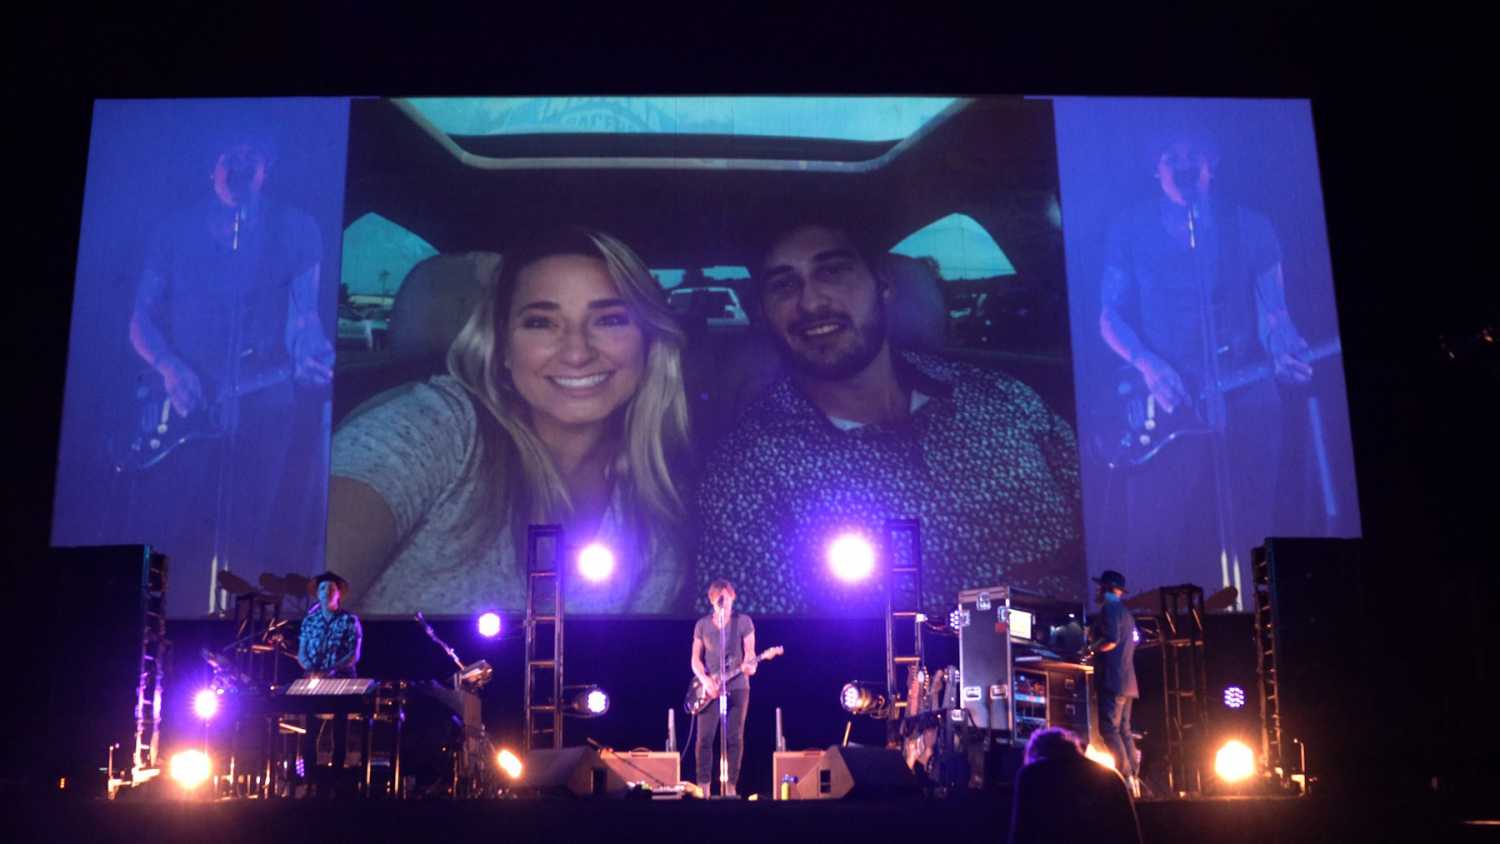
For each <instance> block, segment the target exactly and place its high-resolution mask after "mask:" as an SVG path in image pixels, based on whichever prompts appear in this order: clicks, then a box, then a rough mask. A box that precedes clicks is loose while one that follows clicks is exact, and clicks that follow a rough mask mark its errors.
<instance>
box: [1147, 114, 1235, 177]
mask: <svg viewBox="0 0 1500 844" xmlns="http://www.w3.org/2000/svg"><path fill="white" fill-rule="evenodd" d="M1180 143H1185V144H1187V145H1188V147H1189V148H1191V149H1193V150H1196V151H1198V152H1202V153H1203V154H1205V155H1207V156H1208V160H1209V162H1210V163H1211V164H1212V165H1213V166H1215V167H1217V166H1218V164H1219V158H1220V155H1219V143H1218V141H1217V140H1216V139H1215V138H1214V135H1213V133H1212V132H1210V131H1208V129H1206V128H1204V127H1203V126H1199V125H1197V124H1195V123H1168V124H1166V125H1163V126H1161V127H1159V128H1157V129H1156V130H1155V131H1154V132H1152V133H1151V135H1150V137H1149V138H1147V140H1146V145H1145V149H1144V150H1143V157H1144V158H1145V159H1146V164H1147V166H1149V167H1151V168H1152V169H1153V170H1154V169H1155V168H1156V163H1157V162H1158V161H1160V160H1161V156H1162V153H1164V152H1166V151H1167V150H1169V149H1171V148H1172V147H1173V146H1174V145H1176V144H1180Z"/></svg>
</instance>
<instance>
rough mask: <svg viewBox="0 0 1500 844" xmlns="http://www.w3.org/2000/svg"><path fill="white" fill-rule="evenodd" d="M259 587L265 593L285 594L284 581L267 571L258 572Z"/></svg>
mask: <svg viewBox="0 0 1500 844" xmlns="http://www.w3.org/2000/svg"><path fill="white" fill-rule="evenodd" d="M260 588H261V589H262V590H264V591H265V592H266V593H267V594H271V595H285V594H286V583H285V582H284V581H283V580H282V579H281V578H279V577H277V576H276V575H274V574H271V573H270V572H268V571H263V572H261V573H260Z"/></svg>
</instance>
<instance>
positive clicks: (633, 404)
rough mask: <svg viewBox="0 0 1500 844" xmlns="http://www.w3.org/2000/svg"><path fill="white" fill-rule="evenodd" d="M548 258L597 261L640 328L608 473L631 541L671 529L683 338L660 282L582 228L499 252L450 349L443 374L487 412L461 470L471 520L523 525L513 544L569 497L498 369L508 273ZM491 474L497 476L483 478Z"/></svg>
mask: <svg viewBox="0 0 1500 844" xmlns="http://www.w3.org/2000/svg"><path fill="white" fill-rule="evenodd" d="M553 255H585V256H588V257H597V258H599V259H601V260H603V261H604V264H605V266H606V267H607V268H608V272H609V277H610V280H611V281H613V282H614V284H615V287H616V289H618V290H619V292H620V297H621V298H622V299H624V300H625V302H626V305H627V307H628V308H629V309H630V311H631V313H632V315H633V316H634V317H635V319H636V321H637V324H638V325H640V326H641V331H642V333H643V334H644V335H645V340H646V366H645V371H644V373H643V374H642V376H641V382H640V384H639V386H638V387H637V389H636V391H635V395H633V396H632V397H631V398H630V400H629V401H628V402H627V403H626V404H625V407H624V408H623V409H622V410H621V411H617V413H616V414H615V419H614V423H615V424H616V425H617V426H618V427H617V428H616V433H617V435H618V438H619V443H620V448H619V451H618V453H617V454H616V455H615V457H614V459H613V460H612V461H611V462H610V467H609V472H610V478H611V480H612V481H613V482H614V483H615V484H616V485H619V486H620V487H621V488H622V491H623V492H624V494H625V498H626V502H627V505H628V509H629V512H627V514H626V515H627V518H628V519H629V521H630V522H632V523H633V526H634V527H635V528H636V530H637V536H638V537H639V538H641V539H643V540H644V539H646V538H647V534H645V533H642V532H640V531H641V529H642V528H648V527H655V528H658V529H665V530H667V531H668V532H671V531H673V530H675V529H676V528H677V526H678V525H679V523H680V521H681V519H682V516H683V511H684V507H683V494H682V492H681V490H680V489H679V485H678V484H677V483H676V482H674V481H673V478H672V472H673V468H674V464H676V463H677V462H678V458H680V457H681V456H682V455H684V454H685V453H686V450H687V447H688V416H687V399H686V397H685V395H684V393H683V386H682V346H683V342H684V339H685V336H684V334H683V332H682V329H681V328H680V327H679V326H678V325H677V322H676V320H674V319H673V317H672V313H671V311H670V310H669V309H668V307H667V302H666V297H665V295H664V294H663V293H662V290H661V287H660V286H659V285H658V284H657V283H656V280H655V279H654V278H653V277H652V276H651V274H650V272H648V271H647V269H646V266H645V264H644V263H642V261H641V259H640V258H639V257H637V256H636V254H635V252H634V251H632V250H631V249H630V247H628V246H626V245H625V244H624V243H622V242H621V241H620V240H618V239H616V238H614V237H612V236H610V235H608V234H605V233H604V232H601V231H597V230H594V229H588V228H584V227H580V226H568V227H564V228H560V229H556V230H553V231H549V232H546V233H543V234H541V235H540V236H537V237H534V238H529V239H527V240H526V241H525V242H524V243H522V244H520V246H519V248H517V249H514V250H511V251H509V252H507V253H505V254H504V255H503V257H502V259H501V264H500V272H499V273H498V275H497V277H496V279H495V280H494V283H493V284H488V285H486V288H485V291H484V293H483V295H482V297H481V298H480V301H479V302H478V303H477V304H476V306H475V308H474V311H473V313H471V314H470V315H469V319H468V321H467V322H466V323H465V324H464V327H463V329H462V330H461V331H460V332H459V334H458V336H457V337H456V338H455V339H454V341H453V345H452V346H450V347H449V348H448V371H449V373H451V374H452V375H453V377H454V378H456V379H458V381H459V383H461V384H463V386H464V388H465V389H467V390H468V391H469V393H470V395H472V396H473V397H474V399H475V400H476V401H477V402H478V404H479V405H480V406H482V407H483V408H484V409H485V410H487V411H488V413H483V412H480V413H478V414H477V415H478V417H479V420H480V424H479V431H480V437H479V440H480V441H479V444H478V447H477V448H476V449H475V454H474V457H473V459H471V461H470V464H469V466H468V467H467V469H466V471H469V472H478V473H480V474H479V477H480V479H481V483H480V484H479V487H480V489H481V490H483V491H484V492H483V494H481V495H480V496H478V497H477V498H476V500H475V502H474V503H475V512H473V513H472V514H471V515H472V518H471V519H469V523H470V524H471V525H474V527H475V528H476V529H478V530H479V531H481V532H482V533H483V535H484V537H485V538H486V539H493V537H495V536H496V535H497V534H498V533H499V530H500V529H501V528H503V527H504V526H505V524H506V519H505V518H503V517H505V516H508V517H509V519H508V520H509V522H510V524H511V526H512V527H513V528H519V529H521V530H520V531H518V533H517V535H516V537H515V538H516V540H517V541H518V542H519V541H520V539H521V538H522V537H523V536H524V526H525V525H526V524H527V523H531V524H546V523H552V522H563V521H566V520H567V518H568V517H569V516H570V515H571V514H572V512H573V501H572V499H571V497H570V496H569V494H568V489H567V486H566V485H565V484H564V483H563V480H562V476H561V475H560V474H559V473H558V471H557V466H556V464H555V463H554V461H553V459H552V455H551V454H550V453H549V452H548V451H547V448H546V446H545V445H544V444H543V443H542V441H541V439H540V438H539V437H538V436H537V435H536V432H535V431H534V430H533V429H532V427H531V422H530V407H529V406H528V405H527V404H526V400H525V399H524V398H523V397H522V396H521V394H520V393H518V392H517V391H516V388H515V386H514V385H513V384H512V383H511V380H510V373H509V371H508V370H506V368H505V366H504V359H505V350H504V346H505V343H506V326H507V325H508V323H509V317H510V305H511V300H512V299H513V298H514V295H515V289H516V280H517V278H518V276H519V275H520V273H521V270H523V269H524V268H526V267H527V266H530V265H531V264H533V263H536V262H537V261H539V260H541V259H542V258H546V257H549V256H553ZM476 410H478V408H476ZM494 478H500V479H503V482H502V483H494V482H485V481H486V479H494ZM473 535H474V534H471V536H473ZM643 547H644V545H643Z"/></svg>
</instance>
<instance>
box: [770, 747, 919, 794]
mask: <svg viewBox="0 0 1500 844" xmlns="http://www.w3.org/2000/svg"><path fill="white" fill-rule="evenodd" d="M921 792H922V788H921V786H920V785H919V784H918V783H917V777H916V774H913V773H912V771H911V769H910V768H908V767H906V761H905V760H904V759H902V758H901V751H899V750H891V749H889V748H884V747H842V746H839V745H834V746H833V747H830V748H828V749H827V750H825V751H823V755H822V757H820V758H819V760H818V765H817V768H816V769H814V770H811V771H809V772H808V775H807V777H805V778H804V779H803V780H802V781H801V782H799V783H798V796H799V797H800V798H801V799H803V800H892V799H896V798H901V797H915V796H917V795H920V794H921Z"/></svg>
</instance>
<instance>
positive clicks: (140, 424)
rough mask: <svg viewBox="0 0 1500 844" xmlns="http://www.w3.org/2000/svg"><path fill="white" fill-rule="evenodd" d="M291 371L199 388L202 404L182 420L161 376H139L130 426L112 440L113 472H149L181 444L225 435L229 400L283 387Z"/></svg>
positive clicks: (284, 369)
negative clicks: (202, 389)
mask: <svg viewBox="0 0 1500 844" xmlns="http://www.w3.org/2000/svg"><path fill="white" fill-rule="evenodd" d="M292 373H293V370H292V367H291V366H290V365H288V366H282V367H277V368H275V369H268V370H266V371H264V372H261V373H259V374H257V375H254V376H252V377H250V378H246V379H243V380H241V381H240V382H239V383H238V384H236V385H234V386H233V387H227V386H226V387H220V388H218V389H216V390H213V391H211V392H210V391H209V390H205V393H206V394H207V395H208V396H209V398H208V400H207V401H205V402H203V403H202V405H201V406H200V407H198V408H197V409H196V410H194V411H193V412H192V413H189V414H188V415H187V416H178V415H177V413H176V412H175V411H173V410H172V399H171V397H170V396H168V395H167V388H166V386H165V385H164V384H163V383H162V379H161V376H159V375H157V374H156V373H154V372H152V373H147V374H145V375H143V376H142V378H141V383H140V386H138V387H136V390H135V396H134V399H135V406H134V411H135V412H134V415H133V416H131V424H130V427H129V428H127V429H126V430H124V431H122V432H121V434H123V436H122V437H121V438H120V439H119V440H116V441H115V448H114V454H113V455H112V459H113V462H114V468H115V471H116V472H139V471H142V470H145V469H149V468H151V467H152V466H155V465H156V464H158V463H160V462H161V461H163V460H165V459H166V458H167V455H169V454H171V453H172V452H173V451H176V450H177V449H178V448H180V447H181V446H183V445H186V444H187V443H190V442H192V441H194V440H208V439H215V438H218V437H222V436H225V435H227V434H228V433H229V424H228V418H229V417H228V415H229V413H230V412H232V411H233V410H234V408H233V407H232V405H233V403H234V402H235V401H237V400H238V399H241V398H244V397H245V396H248V395H250V394H252V393H257V392H260V391H261V390H265V389H268V388H270V387H274V386H276V385H278V384H284V383H286V382H287V381H290V380H291V379H292Z"/></svg>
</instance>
